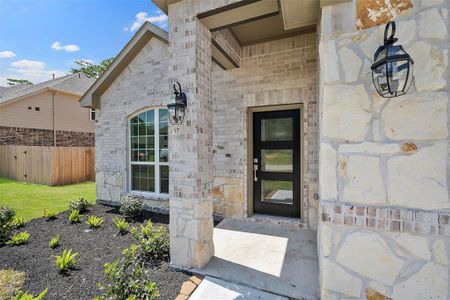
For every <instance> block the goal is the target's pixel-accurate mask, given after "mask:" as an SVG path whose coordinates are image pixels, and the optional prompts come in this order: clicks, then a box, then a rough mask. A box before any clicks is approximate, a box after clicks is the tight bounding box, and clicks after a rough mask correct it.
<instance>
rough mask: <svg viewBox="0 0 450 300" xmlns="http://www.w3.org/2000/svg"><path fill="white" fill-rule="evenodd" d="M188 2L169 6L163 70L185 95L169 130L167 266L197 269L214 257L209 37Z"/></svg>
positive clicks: (209, 34)
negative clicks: (182, 111) (182, 112)
mask: <svg viewBox="0 0 450 300" xmlns="http://www.w3.org/2000/svg"><path fill="white" fill-rule="evenodd" d="M193 7H194V5H191V4H190V1H181V2H177V3H175V4H172V5H170V6H169V20H170V24H169V26H170V30H169V43H170V46H169V54H170V59H169V68H170V73H169V75H170V79H171V81H172V82H175V81H179V82H180V83H181V86H182V88H183V90H184V91H185V92H186V94H187V98H188V109H187V113H186V116H185V119H184V122H183V124H181V125H176V126H171V128H170V141H169V142H170V243H171V245H170V255H171V264H172V265H174V266H176V267H182V268H201V267H203V266H204V265H205V264H206V263H207V262H208V261H209V260H210V258H211V257H212V256H213V255H214V244H213V219H212V212H213V205H212V197H211V187H212V184H213V173H212V99H211V67H212V62H211V33H210V32H209V30H208V29H207V28H206V27H205V26H204V25H203V24H201V23H200V22H199V20H198V19H197V17H196V16H195V13H194V11H193Z"/></svg>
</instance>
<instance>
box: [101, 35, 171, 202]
mask: <svg viewBox="0 0 450 300" xmlns="http://www.w3.org/2000/svg"><path fill="white" fill-rule="evenodd" d="M167 50H168V46H167V44H165V43H163V42H162V41H160V40H158V39H156V38H153V39H151V40H150V41H149V42H148V43H147V45H146V46H145V47H144V48H143V49H142V50H141V51H140V53H139V54H138V55H137V56H136V57H135V58H134V59H133V61H131V63H130V64H129V65H128V67H126V68H125V70H124V71H123V72H122V73H121V74H120V75H119V76H118V77H117V79H116V80H115V81H114V82H113V83H112V85H111V86H110V87H109V88H108V89H107V90H106V91H105V93H104V94H103V95H102V96H101V99H100V101H101V109H100V110H99V111H98V113H97V120H98V122H97V123H96V131H95V134H96V135H95V140H96V153H95V155H96V161H95V170H96V176H97V177H96V182H97V199H98V200H100V201H105V202H116V203H117V201H119V200H120V196H121V195H122V194H125V193H127V192H128V182H127V180H128V176H127V172H128V161H129V153H128V146H129V141H128V120H129V117H130V115H132V114H135V113H136V112H138V111H140V110H146V109H150V108H152V107H160V106H165V105H167V103H168V102H169V101H170V97H171V94H170V93H171V90H170V86H171V84H170V82H169V76H168V67H167V59H168V51H167ZM167 202H168V201H167V200H166V201H164V200H158V201H157V202H156V203H155V201H153V202H150V201H149V202H148V203H146V204H148V205H156V204H158V203H161V206H163V207H167V206H168V203H167Z"/></svg>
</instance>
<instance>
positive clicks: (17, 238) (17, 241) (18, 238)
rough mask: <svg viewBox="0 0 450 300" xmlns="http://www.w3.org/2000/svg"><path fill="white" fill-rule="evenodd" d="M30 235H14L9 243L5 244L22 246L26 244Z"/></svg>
mask: <svg viewBox="0 0 450 300" xmlns="http://www.w3.org/2000/svg"><path fill="white" fill-rule="evenodd" d="M29 238H30V234H29V233H28V232H26V231H23V232H20V233H15V234H13V236H12V237H11V239H10V240H9V241H7V242H6V244H7V245H23V244H26V243H27V242H28V239H29Z"/></svg>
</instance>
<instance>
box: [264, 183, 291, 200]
mask: <svg viewBox="0 0 450 300" xmlns="http://www.w3.org/2000/svg"><path fill="white" fill-rule="evenodd" d="M292 190H293V185H292V181H281V180H261V201H262V202H266V203H267V202H270V203H277V204H293V192H292Z"/></svg>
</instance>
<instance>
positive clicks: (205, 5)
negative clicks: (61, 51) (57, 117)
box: [81, 0, 450, 299]
mask: <svg viewBox="0 0 450 300" xmlns="http://www.w3.org/2000/svg"><path fill="white" fill-rule="evenodd" d="M154 2H155V4H157V5H158V6H159V7H160V8H161V10H163V11H164V12H166V13H167V14H168V16H169V31H168V33H166V32H164V31H163V30H161V29H159V28H157V27H155V26H153V25H152V24H150V23H145V24H144V25H143V26H142V27H141V28H140V29H139V30H138V32H137V33H136V34H135V36H134V37H133V38H132V39H131V40H130V42H129V43H128V44H127V45H126V46H125V47H124V49H123V50H122V51H121V52H120V53H119V55H118V56H117V57H116V59H115V60H114V61H113V63H112V64H111V66H110V67H109V68H108V70H107V71H106V72H105V73H104V74H103V75H102V76H101V77H100V78H99V79H98V80H97V81H96V82H95V83H94V85H92V87H91V88H90V89H89V90H88V91H87V93H86V94H85V95H84V96H83V98H82V100H81V104H82V105H83V106H85V107H90V108H95V109H97V111H98V114H97V119H98V123H97V124H96V181H97V200H98V201H99V202H103V203H110V204H119V203H120V198H121V196H122V195H124V194H127V193H133V194H135V195H137V196H139V197H141V198H143V199H144V203H145V205H147V206H149V207H151V208H153V209H159V210H166V211H169V212H170V235H171V260H172V264H173V265H174V266H177V267H182V268H202V267H203V266H205V264H207V262H208V261H209V260H210V258H211V257H212V256H213V255H214V243H213V214H215V215H220V216H222V217H224V218H234V219H242V220H249V221H251V220H255V219H260V220H263V221H265V222H275V223H277V222H278V223H283V222H288V223H289V224H290V226H292V225H294V226H296V227H298V228H302V229H305V230H313V231H317V234H318V240H317V243H318V256H319V266H320V297H321V299H364V298H365V296H366V291H367V290H368V289H371V290H375V291H376V292H378V293H380V294H382V295H385V296H387V297H390V298H392V299H448V298H449V297H450V292H449V291H450V290H449V285H448V281H449V280H448V279H449V275H450V274H449V259H450V250H449V249H450V220H449V219H450V201H449V189H448V184H449V176H448V172H449V166H450V164H449V153H450V152H449V151H448V141H449V137H448V130H449V129H448V114H449V110H448V102H449V94H450V93H449V85H448V81H449V75H450V70H449V64H448V61H449V48H450V42H449V30H450V27H449V24H450V22H449V10H450V1H449V0H441V1H432V0H421V1H420V0H401V1H383V2H382V3H381V2H380V1H375V0H374V1H362V0H355V1H283V0H281V1H269V0H268V1H202V0H182V1H166V0H155V1H154ZM390 20H394V21H395V22H396V24H397V32H396V37H397V38H399V41H398V43H399V44H402V45H403V46H404V48H405V50H406V51H407V52H408V53H409V54H410V55H411V57H412V58H413V59H414V61H415V63H414V80H413V84H412V86H411V88H410V90H409V91H408V93H407V94H406V95H404V96H401V97H397V98H392V99H386V98H382V97H380V96H379V95H378V94H377V92H376V90H375V88H374V85H373V82H372V71H371V69H370V66H371V64H372V63H373V55H374V53H375V51H376V50H377V48H378V46H379V45H381V44H382V43H383V33H384V29H385V24H386V23H387V22H388V21H390ZM174 82H180V84H181V87H182V89H183V90H184V91H185V92H186V95H187V101H188V102H187V111H186V116H185V119H184V122H183V123H181V124H179V125H169V122H168V111H167V104H169V103H171V102H173V101H174V98H173V95H172V93H173V91H172V85H173V83H174ZM272 216H274V217H272ZM280 217H281V218H280ZM299 251H301V249H299Z"/></svg>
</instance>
